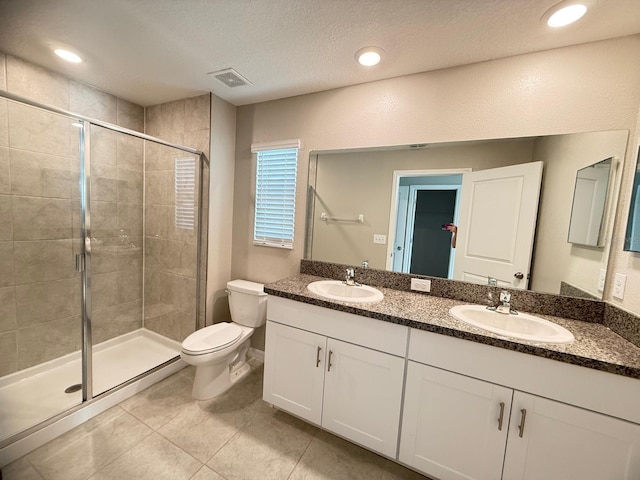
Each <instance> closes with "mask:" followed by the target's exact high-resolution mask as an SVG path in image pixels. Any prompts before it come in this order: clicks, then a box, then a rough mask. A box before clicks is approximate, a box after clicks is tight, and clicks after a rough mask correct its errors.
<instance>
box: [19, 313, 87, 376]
mask: <svg viewBox="0 0 640 480" xmlns="http://www.w3.org/2000/svg"><path fill="white" fill-rule="evenodd" d="M81 341H82V338H81V331H80V316H73V317H67V318H62V319H58V320H53V321H52V322H48V323H47V324H45V325H33V326H30V327H27V328H21V329H20V330H18V368H19V369H20V370H22V369H25V368H29V367H33V366H34V365H39V364H41V363H43V362H46V361H49V360H52V359H54V358H58V357H60V356H62V355H66V354H68V353H71V352H75V351H77V350H79V349H80V346H81V344H82V343H81Z"/></svg>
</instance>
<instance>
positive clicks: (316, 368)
mask: <svg viewBox="0 0 640 480" xmlns="http://www.w3.org/2000/svg"><path fill="white" fill-rule="evenodd" d="M326 344H327V339H326V337H324V336H322V335H317V334H315V333H311V332H307V331H305V330H299V329H297V328H292V327H287V326H285V325H280V324H279V323H274V322H271V321H269V322H267V333H266V342H265V360H264V389H263V396H262V398H263V399H264V400H265V402H269V403H271V404H272V405H275V406H276V407H279V408H282V409H283V410H286V411H287V412H290V413H292V414H294V415H297V416H299V417H301V418H304V419H306V420H308V421H310V422H312V423H315V424H316V425H320V420H321V418H322V387H323V381H324V364H325V360H324V357H325V347H326Z"/></svg>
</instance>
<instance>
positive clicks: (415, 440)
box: [399, 332, 640, 480]
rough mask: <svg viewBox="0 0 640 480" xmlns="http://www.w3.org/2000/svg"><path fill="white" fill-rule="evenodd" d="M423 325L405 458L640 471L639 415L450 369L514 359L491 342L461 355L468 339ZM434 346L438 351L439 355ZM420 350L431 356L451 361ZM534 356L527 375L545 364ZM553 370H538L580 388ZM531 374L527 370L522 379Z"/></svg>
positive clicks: (582, 471) (479, 466) (622, 473)
mask: <svg viewBox="0 0 640 480" xmlns="http://www.w3.org/2000/svg"><path fill="white" fill-rule="evenodd" d="M414 333H415V332H412V339H411V342H410V347H409V358H410V361H409V362H408V368H407V381H406V388H405V404H404V413H403V424H402V437H401V439H400V456H399V460H400V461H402V462H404V463H406V464H407V465H410V466H412V467H414V468H416V469H417V470H420V471H421V472H424V473H425V474H427V475H430V476H433V477H435V478H438V479H439V480H462V479H464V480H471V479H478V480H480V479H500V478H502V479H503V480H525V479H532V480H533V479H544V480H568V479H580V480H607V479H611V480H614V479H615V480H635V479H638V478H640V426H639V425H637V424H634V423H631V422H627V421H624V420H621V419H617V418H612V417H610V416H607V415H603V414H601V413H595V412H593V411H590V410H587V409H585V408H580V407H577V406H572V405H568V404H566V403H564V402H561V401H556V400H552V399H548V398H543V397H540V396H537V395H533V394H531V393H525V392H522V391H518V390H516V389H513V388H508V387H505V386H500V385H497V384H495V383H493V382H490V381H486V380H483V379H479V378H472V377H469V376H467V375H461V374H459V373H454V372H452V371H448V370H450V369H451V367H452V366H453V365H454V364H456V363H457V365H458V366H457V368H456V370H457V371H462V372H463V373H469V372H471V371H473V370H474V369H475V368H476V367H475V365H476V364H478V363H487V365H486V366H489V367H493V370H485V375H487V376H488V377H492V374H491V372H492V371H494V372H496V373H495V374H494V376H495V377H498V376H500V375H505V374H504V372H505V371H508V368H507V367H505V366H504V365H503V368H500V367H499V365H498V364H497V363H496V362H495V360H503V358H502V354H503V353H504V352H498V354H499V356H500V357H499V358H492V357H491V355H492V353H493V351H492V350H485V351H484V355H482V356H478V357H475V356H473V355H469V354H470V353H480V352H481V351H483V348H481V349H479V350H477V351H476V352H473V351H471V352H469V351H466V352H465V353H466V354H465V355H462V356H458V354H459V353H462V352H458V351H456V350H457V348H458V346H459V345H458V342H459V340H456V339H449V338H444V340H443V338H437V337H433V336H432V334H425V333H423V332H419V333H418V334H417V335H415V337H414V335H413V334H414ZM421 340H422V341H421ZM480 347H484V348H489V349H490V348H491V347H486V346H482V345H481V346H480ZM494 350H495V349H494ZM434 352H435V353H438V355H437V356H433V355H434ZM446 352H448V353H446ZM506 353H511V352H506ZM412 358H413V359H412ZM513 358H516V357H513ZM532 358H534V357H532ZM416 359H419V360H422V361H429V359H431V360H432V361H433V362H434V363H440V364H441V365H440V366H441V367H447V370H444V369H442V368H436V367H434V366H430V365H426V364H423V363H420V362H417V361H415V360H416ZM534 359H535V358H534ZM525 360H528V359H526V358H525ZM535 363H537V362H534V363H532V364H529V366H530V367H531V368H530V369H529V370H528V371H527V374H528V375H527V376H529V375H536V374H538V373H540V372H538V371H537V368H536V365H535ZM574 368H579V367H574ZM546 374H547V377H546V379H545V378H544V377H542V379H538V380H542V381H546V383H547V384H549V385H553V384H554V383H558V384H559V383H560V382H563V381H566V382H567V384H568V385H567V388H568V389H571V387H572V385H571V380H570V379H569V378H563V377H562V376H560V377H555V378H554V377H553V376H550V375H549V372H546ZM508 377H509V375H508V374H507V376H506V377H503V378H505V379H506V380H507V382H505V383H506V384H507V385H516V384H517V383H518V378H517V377H512V378H511V382H509V381H508V380H509V379H508ZM520 378H523V376H522V375H520ZM526 384H527V380H526V378H525V380H524V383H522V384H521V385H519V386H521V387H525V386H526ZM578 386H579V385H578ZM596 388H597V387H596ZM563 390H564V389H563V388H551V389H550V390H548V391H547V392H548V393H551V394H553V395H555V396H557V397H560V398H561V399H563V400H564V399H565V397H566V395H567V393H566V392H565V391H563Z"/></svg>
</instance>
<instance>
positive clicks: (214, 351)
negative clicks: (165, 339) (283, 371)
mask: <svg viewBox="0 0 640 480" xmlns="http://www.w3.org/2000/svg"><path fill="white" fill-rule="evenodd" d="M227 293H228V294H229V309H230V310H231V320H232V322H231V323H227V322H223V323H217V324H215V325H211V326H209V327H205V328H202V329H200V330H197V331H195V332H194V333H192V334H191V335H189V336H188V337H187V338H186V339H185V340H184V342H182V351H181V353H180V356H181V357H182V359H183V360H184V361H185V362H187V363H188V364H189V365H194V366H195V367H196V377H195V379H194V381H193V390H192V392H191V395H192V396H193V398H195V399H197V400H207V399H209V398H213V397H215V396H217V395H220V394H221V393H224V392H225V391H227V390H228V389H229V388H231V386H233V384H234V383H236V382H237V381H238V380H240V379H242V378H244V377H245V376H246V375H247V374H248V373H249V370H250V368H249V365H248V364H247V362H246V359H247V350H249V337H251V335H252V334H253V331H254V329H255V328H256V327H259V326H261V325H264V323H265V321H266V319H267V294H266V293H264V285H263V284H261V283H254V282H248V281H247V280H233V281H231V282H228V283H227Z"/></svg>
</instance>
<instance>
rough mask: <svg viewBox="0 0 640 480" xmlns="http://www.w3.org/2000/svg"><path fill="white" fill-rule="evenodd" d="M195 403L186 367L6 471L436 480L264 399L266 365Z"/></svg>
mask: <svg viewBox="0 0 640 480" xmlns="http://www.w3.org/2000/svg"><path fill="white" fill-rule="evenodd" d="M252 366H253V371H252V372H251V374H250V375H249V376H248V377H247V378H245V379H244V380H243V381H242V382H241V383H239V384H238V385H236V386H235V387H234V388H232V389H231V390H229V391H228V392H227V393H225V394H224V395H222V396H220V397H218V398H216V399H214V400H209V401H196V400H194V399H192V398H191V384H192V380H193V373H194V370H193V367H189V368H187V369H184V370H182V371H180V372H178V373H176V374H174V375H172V376H171V377H168V378H167V379H165V380H163V381H162V382H160V383H157V384H156V385H153V386H152V387H150V388H148V389H146V390H144V391H142V392H140V393H138V394H137V395H135V396H133V397H131V398H129V399H127V400H125V401H124V402H122V403H120V404H119V405H116V406H115V407H113V408H111V409H109V410H107V411H106V412H104V413H102V414H100V415H98V416H97V417H95V418H93V419H91V420H89V421H88V422H86V423H84V424H82V425H80V426H78V427H76V428H75V429H73V430H71V431H69V432H67V433H66V434H64V435H62V436H61V437H59V438H57V439H55V440H52V441H51V442H49V443H47V444H46V445H44V446H42V447H40V448H39V449H37V450H35V451H34V452H32V453H30V454H28V455H26V456H24V457H22V458H21V459H19V460H17V461H15V462H13V463H12V464H10V465H7V466H6V467H4V468H3V469H2V479H3V480H18V479H19V480H44V479H46V480H58V479H64V480H86V479H91V480H108V479H114V480H116V479H117V480H128V479H135V480H160V479H169V480H179V479H192V480H253V479H256V480H360V479H362V480H425V479H426V480H428V479H427V477H423V476H422V475H419V474H417V473H415V472H413V471H411V470H408V469H406V468H404V467H402V466H400V465H397V464H395V463H394V462H391V461H390V460H387V459H385V458H383V457H380V456H378V455H376V454H374V453H372V452H369V451H367V450H365V449H363V448H360V447H358V446H356V445H353V444H351V443H349V442H347V441H345V440H342V439H340V438H338V437H336V436H334V435H331V434H330V433H327V432H325V431H323V430H320V429H318V428H316V427H314V426H312V425H309V424H307V423H305V422H303V421H301V420H299V419H297V418H294V417H292V416H290V415H288V414H286V413H284V412H281V411H278V410H276V409H274V408H271V407H270V406H269V405H268V404H266V403H265V402H264V401H263V400H262V365H261V364H260V365H258V364H253V365H252Z"/></svg>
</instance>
